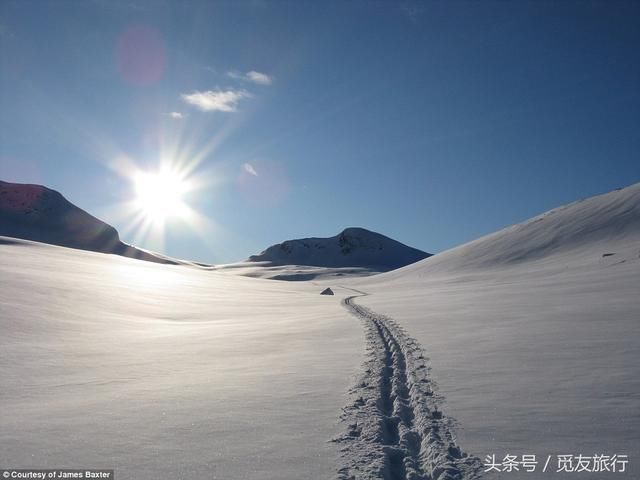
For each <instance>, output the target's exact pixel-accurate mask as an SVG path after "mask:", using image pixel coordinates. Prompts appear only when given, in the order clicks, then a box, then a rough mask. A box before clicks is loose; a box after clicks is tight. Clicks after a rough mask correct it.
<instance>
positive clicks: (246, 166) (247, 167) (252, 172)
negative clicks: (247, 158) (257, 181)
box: [242, 163, 258, 177]
mask: <svg viewBox="0 0 640 480" xmlns="http://www.w3.org/2000/svg"><path fill="white" fill-rule="evenodd" d="M242 169H243V170H244V171H245V172H247V173H248V174H250V175H253V176H254V177H257V176H258V172H256V169H255V168H253V165H251V164H250V163H245V164H243V165H242Z"/></svg>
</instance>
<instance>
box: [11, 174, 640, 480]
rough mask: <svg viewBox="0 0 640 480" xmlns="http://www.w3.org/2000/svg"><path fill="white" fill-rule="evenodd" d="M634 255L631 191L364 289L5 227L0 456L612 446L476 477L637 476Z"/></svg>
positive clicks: (427, 457)
mask: <svg viewBox="0 0 640 480" xmlns="http://www.w3.org/2000/svg"><path fill="white" fill-rule="evenodd" d="M639 256H640V184H639V185H633V186H631V187H628V188H626V189H623V190H620V191H615V192H611V193H609V194H606V195H602V196H599V197H594V198H591V199H587V200H584V201H582V202H578V203H575V204H572V205H569V206H566V207H562V208H559V209H556V210H553V211H551V212H548V213H546V214H544V215H541V216H539V217H536V218H534V219H532V220H530V221H528V222H525V223H523V224H520V225H516V226H513V227H509V228H507V229H505V230H502V231H500V232H497V233H495V234H492V235H489V236H487V237H484V238H482V239H479V240H477V241H475V242H471V243H470V244H467V245H463V246H461V247H458V248H456V249H453V250H450V251H448V252H444V253H442V254H438V255H435V256H433V257H431V258H428V259H426V260H423V261H421V262H418V263H416V264H413V265H409V266H407V267H404V268H402V269H399V270H395V271H392V272H389V273H385V274H380V275H376V276H371V277H366V278H359V279H353V278H351V279H348V278H343V279H341V280H337V279H335V278H332V279H330V280H322V281H319V280H315V281H299V282H277V281H271V280H264V279H258V278H246V277H243V276H240V275H238V276H236V275H230V274H229V273H220V272H216V271H206V270H202V269H196V268H189V267H184V266H171V265H158V264H151V263H145V262H137V261H135V260H131V259H127V258H121V257H115V256H108V255H100V254H96V253H92V252H83V251H75V250H69V249H66V248H61V247H54V246H47V245H42V244H38V243H33V242H29V241H22V240H14V239H11V238H4V239H1V240H0V279H1V281H2V288H1V289H0V331H1V332H2V335H0V378H1V380H2V389H1V390H0V465H1V466H3V467H5V466H6V467H13V468H18V467H25V468H34V467H39V468H45V467H47V466H49V467H65V468H73V467H76V468H83V467H87V468H88V467H91V468H100V467H102V468H114V469H115V470H116V478H118V479H152V478H153V479H178V478H180V479H200V478H209V479H214V478H219V479H274V480H275V479H340V480H346V479H387V480H409V479H411V480H416V479H423V480H438V479H439V480H446V479H471V478H476V477H477V476H480V475H481V474H482V465H481V462H482V460H483V459H484V457H485V456H486V455H489V454H495V455H496V457H498V458H500V457H502V456H504V455H506V454H507V453H509V454H513V455H522V454H535V455H537V456H538V458H539V459H540V460H541V461H544V459H545V458H546V456H547V455H559V454H574V455H578V454H583V455H594V454H608V455H613V454H619V455H620V454H626V455H628V456H629V464H628V465H627V472H626V473H611V474H606V473H605V474H589V473H571V474H565V475H564V476H563V475H561V474H558V475H555V474H554V473H550V472H547V473H544V474H543V473H540V472H539V471H538V472H535V473H522V472H521V473H504V474H490V475H487V478H506V479H508V478H529V479H546V478H560V477H563V478H578V479H582V478H584V479H590V478H598V479H600V478H604V479H606V478H630V479H636V478H639V477H640V471H639V470H638V467H637V465H636V463H637V459H638V458H639V455H640V437H639V435H638V432H639V431H640V379H639V378H640V376H639V373H640V372H639V371H638V366H637V365H638V364H640V361H639V360H640V358H639V356H640V354H639V353H638V352H640V345H639V343H640V340H639V339H640V335H639V334H640V325H639V321H638V320H639V319H640V302H638V298H637V297H638V292H639V290H638V285H639V284H640V282H639V280H640V258H639ZM326 287H331V289H332V290H333V291H334V293H335V295H334V296H326V295H320V292H321V291H322V290H324V288H326ZM540 468H541V467H539V469H538V470H540Z"/></svg>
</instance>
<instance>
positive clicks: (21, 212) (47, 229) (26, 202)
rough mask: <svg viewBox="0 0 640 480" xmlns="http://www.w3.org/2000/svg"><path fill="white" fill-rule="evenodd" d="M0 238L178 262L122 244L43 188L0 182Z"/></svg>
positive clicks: (106, 227) (108, 229) (113, 234)
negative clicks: (12, 238)
mask: <svg viewBox="0 0 640 480" xmlns="http://www.w3.org/2000/svg"><path fill="white" fill-rule="evenodd" d="M0 236H6V237H14V238H21V239H25V240H33V241H36V242H42V243H49V244H52V245H59V246H63V247H69V248H77V249H81V250H90V251H93V252H101V253H113V254H117V255H122V256H125V257H130V258H136V259H139V260H146V261H150V262H157V263H168V264H175V263H177V262H175V261H173V260H171V259H169V258H165V257H163V256H161V255H157V254H153V253H151V252H147V251H144V250H141V249H138V248H136V247H133V246H131V245H128V244H126V243H124V242H122V241H121V240H120V237H119V236H118V232H117V230H116V229H115V228H113V227H112V226H111V225H108V224H106V223H105V222H103V221H101V220H99V219H97V218H95V217H93V216H91V215H90V214H89V213H87V212H85V211H84V210H82V209H80V208H78V207H76V206H75V205H74V204H72V203H71V202H69V201H68V200H67V199H66V198H64V197H63V196H62V195H61V194H60V193H58V192H56V191H55V190H51V189H49V188H46V187H43V186H42V185H29V184H20V183H9V182H3V181H0Z"/></svg>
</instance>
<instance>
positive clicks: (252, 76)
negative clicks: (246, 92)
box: [227, 70, 273, 85]
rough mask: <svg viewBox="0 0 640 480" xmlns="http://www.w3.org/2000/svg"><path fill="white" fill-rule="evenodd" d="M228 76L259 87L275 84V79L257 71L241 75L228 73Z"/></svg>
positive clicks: (232, 72) (233, 72)
mask: <svg viewBox="0 0 640 480" xmlns="http://www.w3.org/2000/svg"><path fill="white" fill-rule="evenodd" d="M227 76H229V77H231V78H233V79H235V80H245V81H247V82H253V83H256V84H258V85H271V84H272V83H273V78H272V77H271V76H269V75H267V74H266V73H262V72H257V71H255V70H251V71H250V72H247V73H239V72H235V71H231V72H227Z"/></svg>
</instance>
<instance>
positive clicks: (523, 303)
mask: <svg viewBox="0 0 640 480" xmlns="http://www.w3.org/2000/svg"><path fill="white" fill-rule="evenodd" d="M639 257H640V184H636V185H632V186H630V187H627V188H625V189H622V190H618V191H614V192H610V193H608V194H605V195H600V196H597V197H593V198H589V199H586V200H583V201H580V202H576V203H573V204H571V205H567V206H565V207H560V208H557V209H554V210H552V211H550V212H548V213H545V214H543V215H540V216H538V217H535V218H533V219H531V220H529V221H526V222H524V223H522V224H519V225H515V226H513V227H509V228H507V229H504V230H502V231H499V232H497V233H494V234H492V235H488V236H486V237H483V238H481V239H479V240H476V241H474V242H471V243H469V244H466V245H463V246H461V247H457V248H454V249H452V250H449V251H447V252H444V253H442V254H438V255H435V256H433V257H431V258H429V259H426V260H424V261H421V262H418V263H416V264H414V265H410V266H408V267H405V268H403V269H399V270H396V271H393V272H389V273H384V274H381V275H377V276H375V277H368V278H366V279H360V280H346V281H345V282H343V284H344V285H345V286H351V287H352V288H356V289H358V290H359V291H362V292H366V293H368V294H369V295H368V296H366V297H362V298H358V299H357V301H358V303H359V304H361V305H365V306H366V307H368V308H370V309H372V310H373V311H375V312H377V314H379V315H385V316H387V317H388V318H390V319H392V320H393V321H395V322H396V323H397V324H398V325H399V326H401V327H403V328H404V329H405V330H406V331H407V332H409V333H410V334H411V335H413V337H414V338H415V339H416V340H417V341H418V342H419V343H420V344H421V345H422V346H423V347H424V348H425V350H426V353H427V355H429V357H430V359H431V367H432V368H433V370H432V375H433V378H434V380H435V381H436V382H437V383H438V385H439V391H440V392H441V393H442V394H443V395H444V396H445V397H446V407H445V409H446V412H447V414H449V415H451V416H452V417H454V418H456V420H457V421H458V424H459V428H458V431H457V439H458V443H459V444H460V445H462V446H463V447H464V448H465V449H466V450H467V451H469V452H472V453H474V454H475V455H477V456H478V457H480V458H483V459H484V458H485V456H486V455H490V454H495V455H496V457H498V459H502V458H504V456H505V455H506V454H512V455H527V454H535V455H537V456H538V460H539V461H541V462H542V463H544V462H545V460H546V459H547V456H548V455H552V469H553V471H552V472H549V471H547V472H545V473H542V472H541V471H540V469H541V468H542V465H540V466H539V469H538V470H537V471H536V472H533V473H523V472H520V473H503V474H492V476H489V478H528V479H540V480H542V479H547V478H565V477H563V476H562V474H556V473H555V469H557V455H561V454H573V455H578V454H583V455H595V454H605V455H613V454H618V455H624V454H626V455H628V458H629V461H630V463H629V465H627V472H626V473H624V474H623V473H616V474H615V476H616V478H630V479H631V478H634V479H635V478H640V469H639V468H638V465H637V461H636V462H634V460H633V459H634V458H638V456H639V455H640V437H639V436H638V432H640V415H639V412H640V367H638V365H640V322H639V319H640V302H638V293H639V292H640V290H639V289H638V285H640V258H639ZM565 475H568V476H570V477H571V478H579V479H588V478H594V475H595V477H597V476H598V474H593V473H585V472H574V473H571V474H565ZM605 475H606V474H605ZM611 475H614V474H611ZM598 478H599V477H598ZM602 478H605V477H602ZM607 478H608V477H607Z"/></svg>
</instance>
